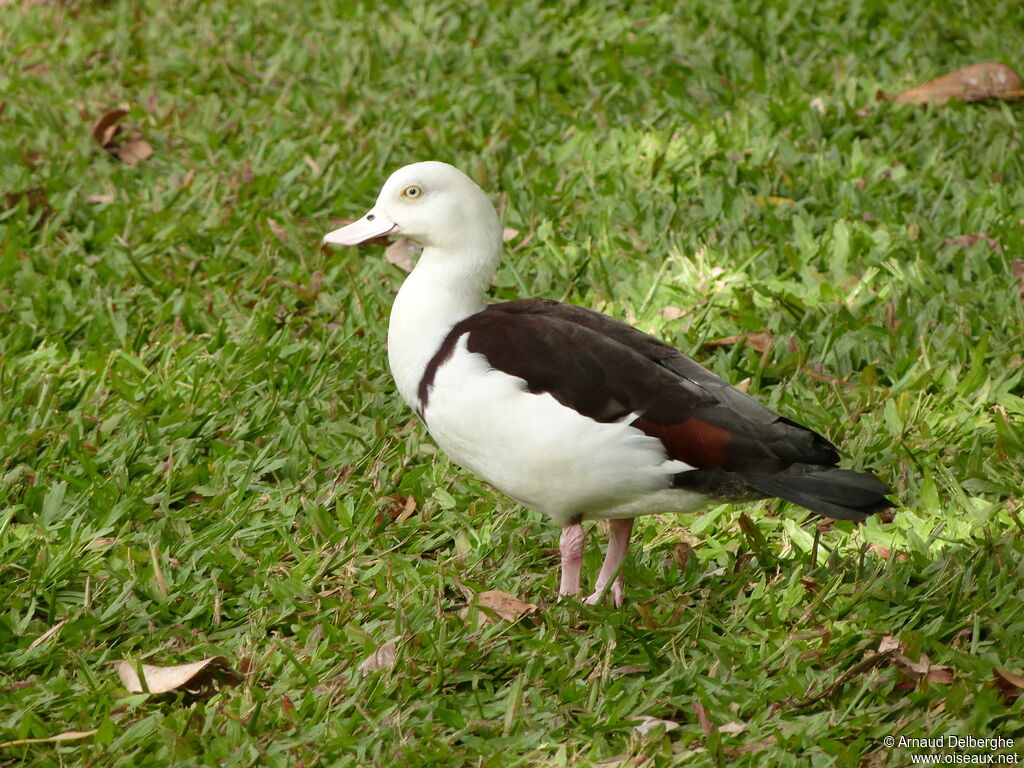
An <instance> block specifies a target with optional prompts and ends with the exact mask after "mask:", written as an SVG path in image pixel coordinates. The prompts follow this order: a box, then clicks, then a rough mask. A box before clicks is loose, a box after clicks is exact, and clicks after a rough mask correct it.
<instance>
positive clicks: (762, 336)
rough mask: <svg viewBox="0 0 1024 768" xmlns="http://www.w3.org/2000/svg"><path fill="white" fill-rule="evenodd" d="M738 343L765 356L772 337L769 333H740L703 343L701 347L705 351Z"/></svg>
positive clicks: (769, 348)
mask: <svg viewBox="0 0 1024 768" xmlns="http://www.w3.org/2000/svg"><path fill="white" fill-rule="evenodd" d="M740 343H744V344H746V345H747V346H748V347H750V348H751V349H753V350H754V351H755V352H760V353H761V354H762V355H765V354H767V353H768V352H769V351H770V350H771V348H772V336H771V334H770V333H741V334H739V335H738V336H726V337H725V338H723V339H715V340H714V341H705V342H704V343H703V344H701V346H702V347H704V348H705V349H711V348H712V347H731V346H734V345H736V344H740Z"/></svg>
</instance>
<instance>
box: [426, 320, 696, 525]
mask: <svg viewBox="0 0 1024 768" xmlns="http://www.w3.org/2000/svg"><path fill="white" fill-rule="evenodd" d="M629 420H631V419H626V420H624V421H622V422H613V423H600V422H597V421H594V420H593V419H590V418H588V417H586V416H583V415H582V414H580V413H577V412H576V411H574V410H573V409H571V408H568V407H566V406H564V405H562V404H561V403H559V402H558V401H557V400H555V398H554V397H552V396H551V395H549V394H546V393H544V394H532V393H530V392H528V391H527V390H526V387H525V382H524V381H523V380H522V379H520V378H517V377H514V376H510V375H508V374H506V373H503V372H501V371H496V370H494V369H493V368H491V367H490V366H489V365H488V364H487V360H486V359H485V358H484V357H483V356H482V355H478V354H475V353H472V352H469V351H468V349H467V348H466V337H465V336H463V337H462V338H461V339H459V341H458V343H457V344H456V346H455V351H454V353H453V354H452V356H451V358H450V359H449V360H448V361H446V362H445V363H444V364H443V365H442V366H441V367H440V368H439V369H438V371H437V375H436V377H435V379H434V385H433V387H432V389H431V392H430V397H429V400H428V404H427V409H426V412H425V413H424V421H425V422H426V424H427V428H428V429H429V430H430V434H431V435H432V436H433V438H434V439H435V440H436V441H437V444H438V445H439V446H440V447H441V449H442V450H444V452H445V453H447V454H448V455H449V456H450V457H451V458H452V460H453V461H455V462H456V463H457V464H459V465H461V466H463V467H465V468H466V469H468V470H470V471H471V472H474V473H475V474H477V475H479V476H480V477H482V478H484V479H485V480H487V481H488V482H490V483H491V484H492V485H494V486H495V487H497V488H498V489H499V490H501V491H503V492H504V493H506V494H507V495H509V496H511V497H512V498H514V499H516V500H517V501H520V502H522V503H523V504H525V505H527V506H530V507H533V508H534V509H537V510H539V511H541V512H544V513H546V514H548V515H550V516H551V517H552V518H553V519H554V520H555V521H556V522H557V523H559V524H562V525H564V524H565V523H567V522H568V521H570V520H572V519H574V518H577V517H583V518H612V517H633V516H636V515H638V514H649V513H653V512H661V511H665V512H668V511H671V512H681V511H687V510H689V509H695V508H697V507H699V506H703V504H705V503H706V502H707V499H706V498H705V497H703V496H700V495H698V494H694V493H688V492H686V491H678V490H670V489H669V485H670V483H671V475H673V474H675V473H677V472H682V471H684V470H687V469H692V467H689V466H687V465H686V464H684V463H682V462H679V461H673V460H668V459H666V455H665V451H664V448H663V447H662V444H661V442H660V441H658V440H656V439H654V438H651V437H648V436H647V435H645V434H644V433H643V432H641V431H640V430H638V429H634V428H633V427H631V426H629V424H628V423H627V422H628V421H629Z"/></svg>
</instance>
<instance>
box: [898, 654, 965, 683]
mask: <svg viewBox="0 0 1024 768" xmlns="http://www.w3.org/2000/svg"><path fill="white" fill-rule="evenodd" d="M892 660H893V662H894V663H895V664H896V666H897V667H898V668H899V669H900V670H901V671H903V672H906V673H908V674H910V675H911V676H913V677H915V678H918V679H925V680H927V681H928V682H929V683H944V684H949V683H952V682H953V671H952V670H951V669H950V668H949V667H944V666H941V665H935V664H932V663H931V660H930V659H929V658H928V656H927V655H926V654H923V653H922V654H921V656H920V658H919V659H918V660H917V661H914V660H913V659H909V658H907V657H906V656H904V655H903V654H902V653H894V654H893V657H892Z"/></svg>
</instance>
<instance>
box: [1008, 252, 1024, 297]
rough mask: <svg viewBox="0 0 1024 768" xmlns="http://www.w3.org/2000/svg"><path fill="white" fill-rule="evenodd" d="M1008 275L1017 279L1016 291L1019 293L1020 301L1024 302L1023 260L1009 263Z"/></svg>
mask: <svg viewBox="0 0 1024 768" xmlns="http://www.w3.org/2000/svg"><path fill="white" fill-rule="evenodd" d="M1010 274H1011V275H1013V276H1014V277H1016V278H1017V290H1018V291H1019V292H1020V300H1021V301H1022V302H1024V259H1014V260H1013V261H1011V262H1010Z"/></svg>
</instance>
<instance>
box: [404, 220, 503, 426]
mask: <svg viewBox="0 0 1024 768" xmlns="http://www.w3.org/2000/svg"><path fill="white" fill-rule="evenodd" d="M498 233H499V234H498V236H497V237H493V236H486V237H482V238H481V239H480V240H479V241H477V243H476V245H475V246H473V247H472V248H466V249H460V251H454V252H453V251H452V250H450V249H441V248H431V247H428V248H425V249H424V251H423V254H422V255H421V256H420V259H419V261H418V262H417V264H416V267H415V268H414V269H413V271H412V273H411V274H410V275H409V277H407V278H406V280H405V282H404V283H403V284H402V287H401V289H400V290H399V291H398V295H397V296H396V297H395V303H394V306H393V307H392V308H391V322H390V324H389V325H388V362H389V364H390V366H391V375H392V376H394V378H395V383H396V384H397V385H398V391H399V392H400V393H401V395H402V397H403V398H404V399H405V401H406V402H407V403H409V405H410V406H411V407H412V408H414V409H415V408H417V407H418V405H419V396H418V389H419V384H420V379H422V378H423V372H424V370H425V369H426V367H427V363H429V362H430V359H431V358H432V357H433V356H434V354H435V353H436V352H437V350H438V349H439V348H440V346H441V344H442V342H443V341H444V339H445V337H446V336H447V335H448V332H449V331H450V330H451V329H452V326H454V325H455V324H456V323H457V322H459V321H460V320H463V319H465V318H467V317H469V316H470V315H473V314H475V313H477V312H479V311H480V310H482V309H483V308H484V302H483V295H484V291H486V290H487V286H488V285H489V284H490V281H491V277H492V276H493V275H494V270H495V269H496V268H497V265H498V257H499V255H500V252H501V237H500V229H499V230H498ZM489 234H490V233H488V235H489Z"/></svg>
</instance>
